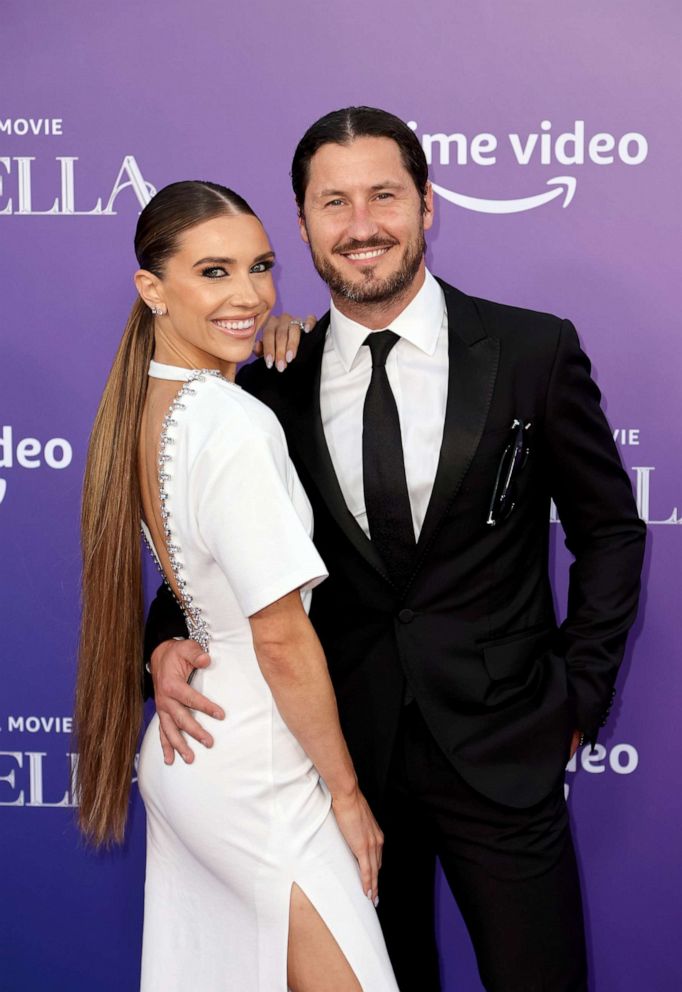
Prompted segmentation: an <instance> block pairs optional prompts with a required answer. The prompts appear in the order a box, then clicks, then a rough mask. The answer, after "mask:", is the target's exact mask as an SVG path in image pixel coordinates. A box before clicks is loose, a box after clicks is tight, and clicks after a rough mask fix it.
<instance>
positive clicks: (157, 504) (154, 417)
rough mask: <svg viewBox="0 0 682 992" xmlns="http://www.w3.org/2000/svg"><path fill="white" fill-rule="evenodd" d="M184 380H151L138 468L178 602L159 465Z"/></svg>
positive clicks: (149, 520)
mask: <svg viewBox="0 0 682 992" xmlns="http://www.w3.org/2000/svg"><path fill="white" fill-rule="evenodd" d="M183 385H184V382H183V381H182V380H178V381H177V382H175V381H171V380H168V379H155V378H151V377H150V379H149V384H148V387H147V396H146V399H145V404H144V410H143V412H142V424H141V427H140V440H139V446H138V455H137V470H138V477H139V480H140V498H141V501H142V519H143V520H144V522H145V523H146V525H147V527H148V529H149V533H150V534H151V538H152V541H153V544H154V548H155V550H156V553H157V555H158V557H159V559H160V561H161V567H162V568H163V573H164V576H165V577H166V579H167V581H168V583H169V584H170V587H171V589H172V590H173V592H174V593H175V596H176V597H177V599H178V601H181V596H180V591H179V589H178V587H177V584H176V581H175V577H174V575H173V569H172V567H171V563H170V559H169V557H168V550H167V548H166V538H165V533H164V526H163V517H162V515H161V497H160V496H159V471H160V470H161V466H160V465H159V454H160V441H161V431H162V429H163V420H164V417H165V416H166V414H167V413H168V410H169V407H170V405H171V403H172V402H173V400H174V399H175V397H176V396H177V394H178V392H179V391H180V389H181V388H182V387H183Z"/></svg>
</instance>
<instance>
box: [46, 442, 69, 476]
mask: <svg viewBox="0 0 682 992" xmlns="http://www.w3.org/2000/svg"><path fill="white" fill-rule="evenodd" d="M57 449H59V450H61V457H60V458H57V456H56V454H55V452H56V450H57ZM72 458H73V450H72V448H71V445H70V444H69V442H68V441H66V440H65V439H64V438H63V437H53V438H51V439H50V440H49V441H48V442H47V444H46V445H45V461H46V463H47V464H48V465H49V467H50V468H57V469H59V468H66V467H67V466H68V465H70V464H71V459H72Z"/></svg>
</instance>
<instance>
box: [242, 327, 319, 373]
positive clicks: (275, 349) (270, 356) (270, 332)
mask: <svg viewBox="0 0 682 992" xmlns="http://www.w3.org/2000/svg"><path fill="white" fill-rule="evenodd" d="M316 323H317V317H315V315H314V314H312V313H311V314H309V315H308V316H307V317H306V318H305V320H303V319H301V318H299V317H292V316H291V314H290V313H283V314H280V315H279V317H274V316H271V317H268V319H267V320H266V322H265V324H264V325H263V340H262V341H261V340H260V339H259V340H258V341H256V344H255V346H254V349H253V351H254V354H255V355H258V357H260V356H261V355H262V356H263V357H264V358H265V364H266V365H267V367H268V368H269V369H271V368H272V367H273V365H274V366H275V368H276V369H277V371H278V372H284V370H285V369H286V367H287V365H288V364H289V362H293V360H294V358H296V353H297V351H298V346H299V343H300V340H301V331H303V332H304V333H305V334H308V332H309V331H312V329H313V327H314V326H315V324H316Z"/></svg>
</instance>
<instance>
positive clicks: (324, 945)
mask: <svg viewBox="0 0 682 992" xmlns="http://www.w3.org/2000/svg"><path fill="white" fill-rule="evenodd" d="M287 984H288V986H289V988H290V989H291V992H362V989H361V987H360V983H359V982H358V980H357V977H356V976H355V974H354V972H353V970H352V968H351V966H350V964H349V962H348V961H347V960H346V958H345V957H344V955H343V952H342V951H341V948H340V947H339V945H338V944H337V942H336V940H335V939H334V936H333V934H332V933H331V932H330V930H329V929H328V927H327V924H326V923H325V922H324V920H323V919H322V917H321V916H320V915H319V913H318V912H317V910H316V909H315V907H314V906H313V904H312V903H311V902H310V900H309V899H308V897H307V896H306V895H305V893H304V892H302V891H301V889H300V888H299V887H298V886H297V885H294V886H292V889H291V901H290V906H289V941H288V950H287Z"/></svg>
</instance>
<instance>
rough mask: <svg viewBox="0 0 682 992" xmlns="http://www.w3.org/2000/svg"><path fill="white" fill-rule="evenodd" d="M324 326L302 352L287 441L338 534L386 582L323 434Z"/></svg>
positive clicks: (321, 323) (322, 322)
mask: <svg viewBox="0 0 682 992" xmlns="http://www.w3.org/2000/svg"><path fill="white" fill-rule="evenodd" d="M328 327H329V314H325V316H324V317H322V318H321V319H320V321H319V322H318V324H317V326H316V328H315V332H314V335H315V337H314V340H313V341H311V347H310V349H309V350H306V354H305V356H304V363H302V364H301V366H300V367H299V369H298V371H299V372H300V383H297V388H296V392H295V400H294V402H293V403H292V404H291V406H290V411H291V413H292V430H291V431H289V440H290V443H291V444H292V446H295V447H296V451H297V453H298V456H299V459H300V460H301V461H302V462H303V463H304V465H305V467H306V469H307V472H308V475H309V478H310V479H311V480H312V482H313V483H314V485H315V486H316V487H317V489H318V492H319V494H320V496H321V497H322V500H323V502H324V504H325V506H326V508H327V510H328V511H329V513H330V514H331V515H332V517H333V518H334V520H335V521H336V523H337V524H338V526H339V527H340V529H341V530H342V532H343V533H344V534H345V536H346V537H347V538H348V540H349V541H350V542H351V544H352V545H353V547H354V548H355V549H356V551H357V552H358V553H359V554H361V555H362V557H363V558H365V559H366V561H367V562H368V563H369V564H370V565H371V566H372V567H373V568H374V569H376V571H377V572H379V573H380V574H381V575H382V576H383V577H384V578H385V579H386V580H387V581H388V582H390V579H389V577H388V574H387V572H386V566H385V565H384V563H383V561H382V559H381V557H380V556H379V554H378V553H377V550H376V548H375V547H374V545H373V544H372V542H371V541H370V540H369V538H368V537H367V535H366V534H365V532H364V531H363V529H362V527H360V525H359V524H358V523H357V521H356V519H355V517H354V516H353V514H352V513H351V512H350V510H349V509H348V507H347V506H346V501H345V500H344V498H343V493H342V491H341V486H340V485H339V480H338V477H337V475H336V471H335V469H334V464H333V462H332V459H331V455H330V454H329V448H328V446H327V439H326V438H325V434H324V427H323V425H322V414H321V411H320V376H321V372H322V355H323V353H324V342H325V338H326V334H327V329H328ZM311 337H312V335H311ZM294 367H295V366H294ZM291 371H293V369H292V370H290V371H289V372H288V373H287V374H288V375H289V374H291Z"/></svg>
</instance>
